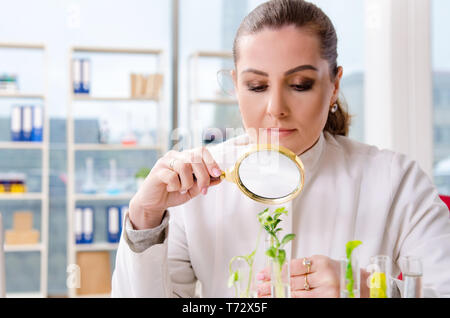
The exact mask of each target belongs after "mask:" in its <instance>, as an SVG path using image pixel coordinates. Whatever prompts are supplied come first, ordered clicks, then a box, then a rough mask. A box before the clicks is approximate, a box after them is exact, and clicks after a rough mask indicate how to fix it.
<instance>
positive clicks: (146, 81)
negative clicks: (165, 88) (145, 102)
mask: <svg viewBox="0 0 450 318" xmlns="http://www.w3.org/2000/svg"><path fill="white" fill-rule="evenodd" d="M163 80H164V77H163V75H162V74H158V73H156V74H149V75H144V74H134V73H132V74H130V83H131V97H132V98H151V99H155V100H157V99H159V98H160V93H161V89H162V84H163Z"/></svg>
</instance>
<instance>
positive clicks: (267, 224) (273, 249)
mask: <svg viewBox="0 0 450 318" xmlns="http://www.w3.org/2000/svg"><path fill="white" fill-rule="evenodd" d="M283 214H284V215H287V214H288V211H287V210H286V209H285V208H284V207H281V208H278V209H276V210H275V211H274V212H270V211H269V209H265V210H264V211H262V212H261V213H259V214H258V221H259V223H260V224H261V226H262V227H263V228H264V230H265V231H266V232H267V234H268V235H269V240H270V246H269V248H268V249H267V250H266V255H267V256H268V257H269V258H271V259H272V263H273V266H274V268H273V275H274V277H273V281H274V285H275V294H276V296H277V297H280V298H284V297H286V295H285V289H284V287H283V280H282V269H283V265H284V263H285V262H286V251H285V250H284V247H285V246H286V244H287V243H289V242H290V241H292V240H293V239H294V238H295V234H287V235H285V236H284V237H283V238H282V239H281V240H280V239H279V238H278V235H279V233H278V232H280V231H281V230H282V228H281V227H279V224H280V222H281V221H282V220H281V219H280V217H281V216H282V215H283Z"/></svg>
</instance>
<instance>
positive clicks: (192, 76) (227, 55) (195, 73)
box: [188, 51, 238, 129]
mask: <svg viewBox="0 0 450 318" xmlns="http://www.w3.org/2000/svg"><path fill="white" fill-rule="evenodd" d="M202 59H222V60H231V59H233V54H232V53H231V52H228V51H196V52H193V53H192V54H191V55H189V58H188V77H189V80H188V85H189V87H188V98H189V103H188V113H189V125H191V123H195V122H196V121H197V120H198V114H199V107H200V106H202V105H204V104H216V105H223V106H225V107H228V106H235V105H237V104H238V101H237V100H236V99H235V98H232V97H231V96H230V97H223V96H220V97H216V98H214V97H213V98H204V97H202V96H201V95H200V94H199V89H198V82H199V67H200V66H199V62H200V60H202ZM190 129H192V126H190Z"/></svg>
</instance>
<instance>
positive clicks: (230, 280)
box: [228, 270, 239, 288]
mask: <svg viewBox="0 0 450 318" xmlns="http://www.w3.org/2000/svg"><path fill="white" fill-rule="evenodd" d="M238 280H239V271H237V270H236V271H234V272H232V273H231V274H230V277H228V288H231V287H233V285H234V283H236V282H237V281H238Z"/></svg>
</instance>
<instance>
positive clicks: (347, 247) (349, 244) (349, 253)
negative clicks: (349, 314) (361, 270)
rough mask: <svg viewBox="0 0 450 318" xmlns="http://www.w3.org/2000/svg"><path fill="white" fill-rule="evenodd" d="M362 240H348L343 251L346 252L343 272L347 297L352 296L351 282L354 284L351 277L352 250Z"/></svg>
mask: <svg viewBox="0 0 450 318" xmlns="http://www.w3.org/2000/svg"><path fill="white" fill-rule="evenodd" d="M361 244H362V242H361V241H349V242H347V244H346V245H345V252H346V254H347V261H348V264H347V270H346V272H345V278H346V280H347V286H346V287H347V291H348V293H349V297H350V298H354V294H353V284H354V279H353V268H352V253H353V250H354V249H355V248H357V247H358V246H359V245H361Z"/></svg>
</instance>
